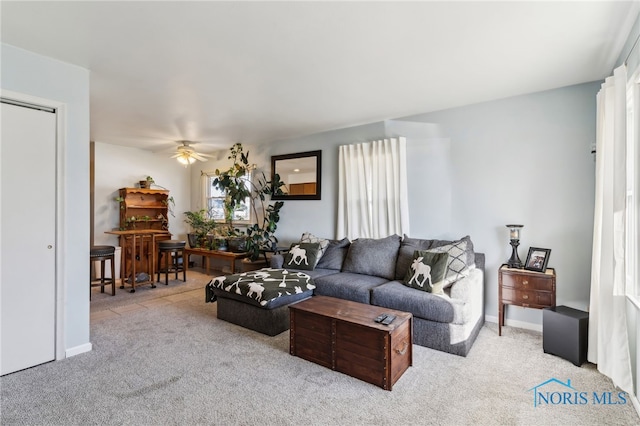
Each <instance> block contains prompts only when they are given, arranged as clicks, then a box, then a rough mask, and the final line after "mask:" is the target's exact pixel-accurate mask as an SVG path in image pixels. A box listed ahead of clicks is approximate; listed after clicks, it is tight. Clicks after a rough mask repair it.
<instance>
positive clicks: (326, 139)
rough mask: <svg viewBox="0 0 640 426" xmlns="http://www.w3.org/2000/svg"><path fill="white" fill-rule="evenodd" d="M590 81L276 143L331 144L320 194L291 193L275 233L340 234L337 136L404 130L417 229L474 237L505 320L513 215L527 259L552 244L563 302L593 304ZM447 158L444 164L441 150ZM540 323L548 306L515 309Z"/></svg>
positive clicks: (275, 149) (488, 301)
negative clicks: (500, 290) (308, 197)
mask: <svg viewBox="0 0 640 426" xmlns="http://www.w3.org/2000/svg"><path fill="white" fill-rule="evenodd" d="M598 87H599V83H588V84H582V85H577V86H571V87H565V88H561V89H556V90H551V91H546V92H541V93H534V94H530V95H525V96H518V97H514V98H509V99H504V100H499V101H494V102H486V103H482V104H477V105H472V106H467V107H462V108H456V109H451V110H446V111H440V112H434V113H430V114H423V115H419V116H413V117H406V118H403V119H399V120H392V121H388V122H385V123H373V124H369V125H364V126H357V127H352V128H348V129H341V130H334V131H331V132H325V133H320V134H315V135H310V136H306V137H301V138H296V139H292V140H287V141H277V142H274V143H273V144H271V145H265V146H268V148H266V149H269V150H270V155H278V154H288V153H292V152H302V151H310V150H316V149H322V155H323V164H322V200H321V201H288V202H286V203H285V206H284V208H283V210H282V219H281V222H280V226H279V227H278V231H277V235H278V237H279V238H280V240H281V241H286V242H289V241H294V240H296V239H299V238H300V235H301V233H302V232H304V231H310V232H312V233H314V234H316V235H319V236H328V237H331V236H334V235H335V229H336V209H337V176H338V170H337V165H336V163H337V157H338V148H337V147H338V145H341V144H345V143H355V142H363V141H368V140H373V139H378V138H381V137H385V136H396V135H402V134H404V135H406V136H407V154H408V158H409V161H408V164H407V173H408V178H409V184H410V187H409V197H410V209H411V212H410V221H411V235H412V236H414V237H420V238H452V239H453V238H459V237H462V236H464V235H470V236H471V238H472V240H473V242H474V244H475V248H476V251H478V252H483V253H485V254H486V261H487V264H486V268H487V276H486V284H487V288H486V292H485V306H486V314H487V315H488V316H489V317H494V319H495V318H496V317H497V311H498V308H497V298H498V295H497V270H498V268H499V267H500V265H501V264H502V263H504V262H506V260H507V259H508V258H509V256H510V254H511V251H510V250H511V248H510V246H509V238H508V232H507V228H506V227H505V225H506V224H508V223H513V222H516V223H522V224H524V226H525V227H524V229H523V231H522V239H521V246H520V250H519V254H520V258H521V259H522V260H523V261H524V260H525V258H526V255H527V251H528V248H529V247H530V246H535V247H543V248H550V249H551V250H552V251H551V257H550V263H549V266H550V267H555V268H556V269H557V274H558V282H557V303H558V305H562V304H566V305H569V306H573V307H576V308H580V309H586V308H587V306H588V300H589V286H590V284H589V283H590V271H591V243H592V227H593V208H594V176H595V175H594V166H595V163H594V158H593V155H592V154H591V153H590V149H591V144H592V143H594V141H595V94H596V91H597V89H598ZM433 157H435V158H437V161H434V158H433ZM507 318H508V322H512V323H513V321H514V320H515V321H520V322H522V323H524V325H527V324H529V326H530V327H532V328H539V327H540V324H541V322H542V313H541V311H539V310H534V309H524V308H519V307H509V308H507Z"/></svg>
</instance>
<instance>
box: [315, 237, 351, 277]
mask: <svg viewBox="0 0 640 426" xmlns="http://www.w3.org/2000/svg"><path fill="white" fill-rule="evenodd" d="M350 244H351V241H349V239H348V238H343V239H341V240H339V241H338V240H330V241H329V245H328V246H327V249H326V250H325V251H324V254H323V255H322V257H321V258H320V260H319V261H318V264H317V265H316V268H323V269H335V270H336V271H339V270H341V269H342V263H343V262H344V258H345V257H346V256H347V251H349V245H350Z"/></svg>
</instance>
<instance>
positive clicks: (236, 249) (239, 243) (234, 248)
mask: <svg viewBox="0 0 640 426" xmlns="http://www.w3.org/2000/svg"><path fill="white" fill-rule="evenodd" d="M227 241H228V244H229V251H231V252H233V253H242V252H245V251H246V250H247V240H246V239H245V238H243V237H232V238H229V239H228V240H227Z"/></svg>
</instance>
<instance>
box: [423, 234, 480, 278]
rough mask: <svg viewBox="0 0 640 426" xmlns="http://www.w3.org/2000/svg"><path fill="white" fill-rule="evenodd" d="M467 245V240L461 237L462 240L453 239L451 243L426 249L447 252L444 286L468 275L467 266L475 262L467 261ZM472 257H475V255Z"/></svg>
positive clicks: (470, 266) (469, 266)
mask: <svg viewBox="0 0 640 426" xmlns="http://www.w3.org/2000/svg"><path fill="white" fill-rule="evenodd" d="M468 245H469V240H466V239H464V238H463V239H462V240H458V241H453V242H452V243H451V244H446V245H441V246H438V247H432V248H430V249H429V250H428V251H430V252H432V253H447V254H448V255H449V259H448V261H447V274H446V275H445V282H444V287H448V286H449V285H451V284H453V283H454V282H456V281H458V280H459V279H460V278H462V277H466V276H467V275H469V268H472V267H474V266H475V263H473V264H469V263H467V261H468V257H467V256H468ZM472 259H475V255H474V257H473V258H472Z"/></svg>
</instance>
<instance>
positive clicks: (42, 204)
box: [0, 103, 56, 375]
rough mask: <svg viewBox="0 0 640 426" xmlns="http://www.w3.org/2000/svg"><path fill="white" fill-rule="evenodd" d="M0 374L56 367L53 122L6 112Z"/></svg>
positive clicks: (0, 157) (0, 215) (1, 144)
mask: <svg viewBox="0 0 640 426" xmlns="http://www.w3.org/2000/svg"><path fill="white" fill-rule="evenodd" d="M1 107H2V110H1V114H2V137H1V139H0V161H1V168H0V175H1V176H0V177H1V179H0V185H1V186H0V196H1V204H0V241H1V246H0V253H1V255H0V259H1V260H0V304H1V306H0V307H1V308H2V309H1V310H0V311H1V313H0V374H3V375H4V374H8V373H12V372H14V371H18V370H22V369H24V368H28V367H32V366H34V365H38V364H42V363H44V362H48V361H52V360H54V359H55V326H56V323H55V308H56V288H55V285H56V281H55V226H56V171H55V166H56V115H55V113H52V112H46V111H40V110H37V109H32V108H27V107H23V106H16V105H10V104H6V103H2V104H1Z"/></svg>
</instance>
